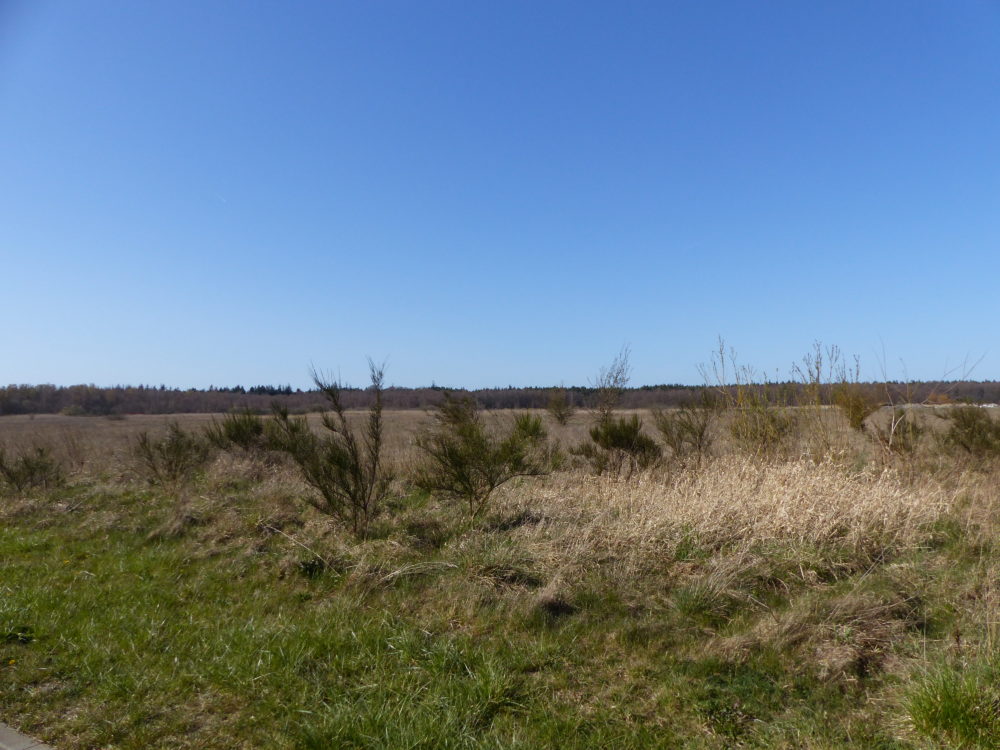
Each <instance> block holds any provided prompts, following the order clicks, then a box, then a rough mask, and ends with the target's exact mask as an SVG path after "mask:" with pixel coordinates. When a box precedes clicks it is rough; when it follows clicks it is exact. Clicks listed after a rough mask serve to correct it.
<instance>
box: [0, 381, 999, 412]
mask: <svg viewBox="0 0 1000 750" xmlns="http://www.w3.org/2000/svg"><path fill="white" fill-rule="evenodd" d="M859 386H860V387H861V388H863V389H864V390H866V391H867V392H868V393H869V394H870V396H871V398H872V399H873V400H875V401H877V402H885V403H889V402H890V401H891V402H892V403H895V404H899V403H905V402H913V403H923V402H931V403H934V402H940V403H947V402H949V401H959V402H962V401H964V402H971V403H998V402H1000V382H997V381H958V382H909V383H902V382H897V383H862V384H859ZM755 387H756V388H758V389H759V390H760V393H761V394H762V395H763V396H764V397H765V398H766V399H767V401H769V402H771V403H774V404H795V403H798V401H799V396H800V395H801V394H802V392H803V385H802V384H801V383H796V382H787V383H768V384H762V385H759V386H755ZM706 388H707V390H708V391H709V392H715V393H718V391H719V388H716V387H706V386H690V385H647V386H641V387H638V388H629V389H626V390H625V391H624V393H623V394H622V398H621V402H620V405H621V407H622V408H625V409H646V408H656V407H661V408H665V407H672V406H682V405H684V404H687V403H691V402H692V401H694V400H696V399H699V398H701V394H702V392H703V391H705V390H706ZM554 390H555V389H553V388H545V387H533V388H515V387H513V386H508V387H506V388H481V389H478V390H467V389H464V388H444V387H441V386H437V385H433V386H430V387H427V388H395V387H391V388H386V389H385V390H384V391H383V394H382V399H383V403H384V406H385V408H387V409H428V408H431V407H434V406H437V405H438V404H440V403H441V401H442V399H443V398H444V394H445V393H446V392H451V393H456V394H468V395H471V396H472V397H474V398H475V400H476V402H477V403H478V404H479V405H480V406H481V407H482V408H484V409H544V408H545V407H546V406H547V405H548V403H549V400H550V398H551V396H552V393H553V391H554ZM562 390H564V391H565V393H566V398H567V400H568V401H569V403H570V404H571V405H572V406H574V407H577V408H589V407H592V406H593V405H594V403H595V399H596V395H597V393H596V389H594V388H591V387H585V386H574V387H566V388H565V389H562ZM369 395H370V394H369V391H368V389H363V388H345V389H344V390H343V400H344V406H345V408H348V409H358V408H365V407H366V406H367V405H368V403H369V400H370V398H369ZM821 398H822V399H823V400H824V401H825V402H827V403H829V402H830V399H831V398H832V386H829V385H828V386H824V387H823V390H822V393H821ZM275 404H278V405H280V406H281V407H283V408H286V409H288V410H289V412H292V413H305V412H310V411H319V410H321V409H323V408H324V404H325V401H324V398H323V394H322V393H321V392H320V391H317V390H305V391H303V390H298V389H293V388H292V387H291V386H288V385H285V386H271V385H256V386H253V387H251V388H244V387H242V386H235V387H231V388H228V387H223V388H220V387H214V386H213V387H210V388H208V389H205V390H200V389H193V388H192V389H188V390H180V389H177V388H168V387H166V386H164V385H160V386H149V385H139V386H122V385H119V386H113V387H109V388H99V387H97V386H94V385H71V386H56V385H9V386H6V387H0V415H8V414H68V415H98V416H110V415H117V414H179V413H221V412H227V411H232V410H235V409H250V410H251V411H256V412H259V413H265V412H270V411H271V409H272V407H273V406H274V405H275Z"/></svg>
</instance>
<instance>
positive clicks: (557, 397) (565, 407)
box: [545, 388, 576, 425]
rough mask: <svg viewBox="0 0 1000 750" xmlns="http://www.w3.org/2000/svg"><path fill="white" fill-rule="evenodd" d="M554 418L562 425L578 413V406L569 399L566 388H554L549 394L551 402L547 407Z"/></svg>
mask: <svg viewBox="0 0 1000 750" xmlns="http://www.w3.org/2000/svg"><path fill="white" fill-rule="evenodd" d="M545 408H546V409H547V410H548V412H549V414H551V415H552V418H553V419H554V420H556V422H558V423H559V424H561V425H566V424H568V423H569V420H570V419H571V418H572V417H573V414H575V413H576V407H574V406H573V404H572V402H571V401H570V399H569V394H568V393H567V392H566V389H565V388H554V389H553V390H552V393H551V394H549V403H548V405H547V406H546V407H545Z"/></svg>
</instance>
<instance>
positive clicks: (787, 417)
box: [729, 389, 795, 456]
mask: <svg viewBox="0 0 1000 750" xmlns="http://www.w3.org/2000/svg"><path fill="white" fill-rule="evenodd" d="M794 427H795V418H794V417H793V416H792V415H791V414H789V413H786V412H785V411H784V410H782V409H781V408H780V407H777V406H775V405H773V404H771V403H770V401H769V399H768V398H767V395H766V394H765V393H760V392H758V391H754V390H751V389H744V390H743V392H742V393H741V397H740V399H739V400H738V401H737V402H736V404H735V405H734V407H733V409H732V421H730V423H729V433H730V434H731V435H732V437H733V440H735V441H736V444H737V445H738V446H739V447H740V448H741V449H742V450H743V451H744V452H746V453H751V454H754V455H760V456H770V455H774V454H775V453H778V452H779V451H781V450H782V449H783V448H784V447H785V443H786V440H787V439H788V437H789V436H790V435H791V434H792V430H793V429H794Z"/></svg>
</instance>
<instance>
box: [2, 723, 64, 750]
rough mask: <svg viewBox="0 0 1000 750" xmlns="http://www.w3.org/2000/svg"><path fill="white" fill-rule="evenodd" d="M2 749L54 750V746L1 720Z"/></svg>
mask: <svg viewBox="0 0 1000 750" xmlns="http://www.w3.org/2000/svg"><path fill="white" fill-rule="evenodd" d="M0 750H54V748H53V747H51V746H49V745H46V744H45V743H44V742H39V741H38V740H36V739H33V738H31V737H28V736H27V735H24V734H21V733H20V732H18V731H16V730H14V729H11V728H10V727H9V726H7V725H6V724H4V723H3V722H0Z"/></svg>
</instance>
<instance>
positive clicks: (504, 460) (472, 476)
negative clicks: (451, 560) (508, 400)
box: [416, 394, 552, 515]
mask: <svg viewBox="0 0 1000 750" xmlns="http://www.w3.org/2000/svg"><path fill="white" fill-rule="evenodd" d="M436 418H437V424H436V426H435V428H434V429H433V431H432V432H430V433H428V434H425V435H422V436H420V437H419V438H418V440H417V445H418V446H419V448H420V449H421V450H423V451H424V453H426V454H427V459H428V460H427V463H426V465H425V466H424V467H423V468H422V469H421V470H420V471H419V472H418V474H417V477H416V484H417V486H418V487H420V488H421V489H424V490H427V491H428V492H433V493H436V494H440V495H444V496H446V497H450V498H453V499H455V500H460V501H463V502H465V503H466V504H467V506H468V509H469V512H470V513H471V514H472V515H477V514H479V513H480V512H481V511H482V510H483V508H484V507H485V506H486V501H487V500H488V499H489V497H490V495H491V494H492V493H493V491H494V490H495V489H496V488H497V487H500V486H501V485H503V484H505V483H507V482H509V481H510V480H511V479H513V478H514V477H521V476H540V475H543V474H547V473H549V471H550V470H551V466H552V456H551V454H550V453H549V452H548V451H547V450H546V446H545V442H546V433H545V429H544V428H543V427H542V420H541V419H540V418H538V417H536V416H532V415H531V414H519V415H517V417H515V419H514V421H513V424H511V425H510V426H509V428H508V429H507V430H505V431H501V432H500V433H499V434H496V431H493V432H491V431H490V430H488V429H487V426H486V425H485V424H484V423H483V420H482V416H481V414H480V413H479V409H478V407H477V405H476V403H475V401H474V400H472V399H471V398H468V397H466V398H456V397H454V396H452V395H451V394H445V398H444V401H443V402H442V403H441V404H440V406H439V407H438V410H437V415H436Z"/></svg>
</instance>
